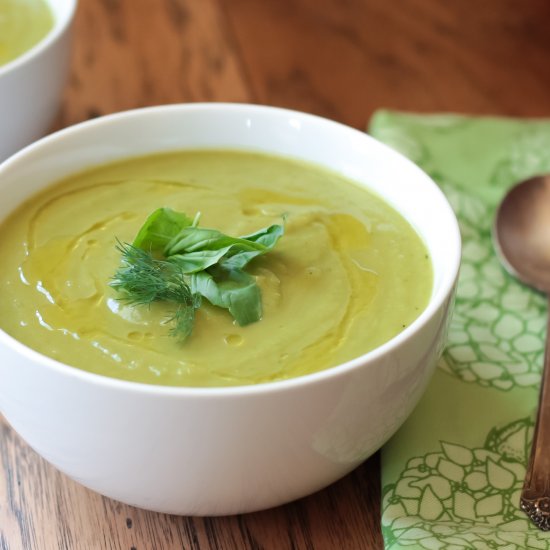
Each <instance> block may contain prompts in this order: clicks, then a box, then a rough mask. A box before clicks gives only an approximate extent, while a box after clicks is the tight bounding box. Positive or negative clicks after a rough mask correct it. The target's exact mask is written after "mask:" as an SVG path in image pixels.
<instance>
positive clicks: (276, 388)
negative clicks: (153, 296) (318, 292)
mask: <svg viewBox="0 0 550 550" xmlns="http://www.w3.org/2000/svg"><path fill="white" fill-rule="evenodd" d="M216 109H218V110H221V111H227V110H229V111H239V110H242V111H243V112H246V113H248V114H251V113H252V112H254V113H261V112H265V113H273V114H274V115H275V116H281V117H285V116H292V117H296V116H298V117H301V118H302V119H303V120H310V121H312V122H317V123H322V124H329V125H335V127H336V128H340V129H345V131H346V132H349V133H350V134H355V135H356V136H361V137H360V139H362V140H364V141H367V142H370V143H375V144H377V146H379V147H381V148H383V149H385V150H386V151H387V152H389V153H390V154H392V155H395V156H397V157H399V158H400V162H402V163H404V164H405V165H407V166H408V168H407V169H410V170H412V171H416V172H417V173H420V174H422V175H423V177H424V179H425V181H426V184H429V185H430V186H431V187H432V191H433V192H435V194H436V195H439V197H440V199H442V200H441V206H442V208H444V209H445V210H446V211H447V212H446V217H448V218H449V222H450V229H451V231H450V235H449V237H450V238H449V248H451V249H453V250H454V254H453V258H452V262H448V263H447V264H446V265H445V268H444V273H443V276H442V279H441V282H440V285H439V288H438V290H437V292H435V293H432V296H431V297H430V300H429V302H428V304H427V305H426V307H425V308H424V309H423V311H422V312H421V313H420V315H419V316H418V317H417V318H416V319H414V321H413V322H412V323H411V324H410V325H408V326H407V327H406V328H405V329H403V330H402V331H401V332H400V333H398V334H397V335H395V336H394V337H393V338H391V339H390V340H388V341H387V342H384V343H383V344H382V345H380V346H378V347H376V348H375V349H373V350H371V351H369V352H367V353H364V354H362V355H359V356H358V357H355V358H353V359H351V360H349V361H346V362H344V363H340V364H338V365H335V366H333V367H328V368H326V369H324V370H321V371H317V372H313V373H309V374H303V375H299V376H295V377H291V378H288V379H284V380H276V381H270V382H261V383H258V384H248V385H238V386H216V387H195V386H168V385H160V384H149V383H145V382H134V381H129V380H123V379H119V378H114V377H110V376H106V375H102V374H96V373H93V372H89V371H85V370H82V369H80V368H78V367H73V366H71V365H68V364H66V363H63V362H61V361H57V360H56V359H53V358H51V357H48V356H46V355H43V354H42V353H40V352H38V351H35V350H34V349H32V348H30V347H28V346H27V345H25V344H23V343H22V342H20V341H18V340H17V339H16V338H14V337H12V336H10V335H9V334H7V333H6V332H5V331H4V330H2V329H1V328H0V346H1V345H6V346H9V347H10V348H12V349H13V351H14V352H16V353H18V354H21V355H23V356H25V357H27V358H28V359H29V360H31V361H32V362H33V364H34V363H40V364H41V367H43V368H48V369H53V370H54V371H55V372H56V373H57V374H59V375H63V376H69V377H71V378H74V379H77V380H79V381H81V382H83V383H91V384H92V385H98V386H103V387H105V388H106V389H111V390H113V391H116V390H118V391H129V392H135V393H140V394H146V395H163V396H167V397H174V398H178V397H201V396H205V397H208V396H210V397H235V396H245V395H256V396H257V395H266V394H272V393H278V392H280V391H289V390H299V389H301V388H303V387H304V386H308V385H316V384H320V383H325V382H327V381H330V380H331V379H333V378H339V377H341V376H345V375H347V374H348V373H350V371H354V370H356V369H358V368H359V367H368V364H369V363H374V362H376V361H377V360H378V359H380V358H381V357H383V356H384V355H385V354H387V353H388V352H390V351H391V349H392V348H395V347H398V346H400V345H401V344H403V343H405V342H406V341H408V340H410V339H411V338H412V337H413V336H414V335H415V334H416V333H417V332H418V331H419V330H421V329H422V327H424V326H425V325H426V324H427V323H428V322H429V321H430V320H431V318H432V317H433V316H434V315H435V314H436V313H437V312H438V311H439V310H440V308H441V307H443V305H444V303H445V301H446V300H448V299H450V298H451V297H452V295H453V292H454V289H455V286H456V282H457V279H458V272H459V267H460V258H461V237H460V230H459V226H458V221H457V219H456V216H455V213H454V211H453V209H452V208H451V206H450V204H449V202H448V200H447V198H446V197H445V195H444V193H443V192H442V191H441V189H440V188H439V186H438V185H437V184H436V183H435V182H434V181H433V180H432V178H431V177H430V176H428V175H427V174H426V173H425V172H424V171H423V170H422V169H420V168H419V167H418V166H417V165H416V164H414V163H413V162H412V161H411V160H409V159H408V158H407V157H405V156H404V155H403V154H402V153H400V152H398V151H396V150H395V149H392V148H391V147H389V146H388V145H386V144H384V143H382V142H380V141H378V140H376V139H374V138H373V137H372V136H370V135H368V134H367V133H366V132H362V131H360V130H358V129H356V128H353V127H351V126H347V125H345V124H343V123H340V122H337V121H334V120H331V119H329V118H326V117H321V116H318V115H314V114H310V113H305V112H302V111H296V110H292V109H286V108H282V107H273V106H267V105H257V104H248V103H225V102H206V103H204V102H197V103H175V104H168V105H157V106H150V107H143V108H139V109H131V110H126V111H120V112H116V113H112V114H108V115H104V116H101V117H97V118H94V119H91V120H87V121H83V122H80V123H78V124H75V125H72V126H68V127H66V128H63V129H61V130H58V131H57V132H54V133H52V134H49V135H47V136H45V137H43V138H41V139H39V140H38V141H36V142H34V143H31V144H30V145H27V146H26V147H24V148H23V149H21V150H20V151H18V152H17V153H15V154H14V155H12V156H11V157H9V158H8V159H6V160H5V161H3V162H1V163H0V178H1V176H2V172H3V170H4V169H5V168H6V167H9V166H11V165H12V164H13V163H18V162H20V161H21V160H23V159H24V158H25V156H27V155H28V154H30V153H32V152H34V151H35V150H36V149H40V148H41V147H43V146H47V145H48V144H49V143H51V142H55V141H57V140H59V139H65V138H67V137H70V136H71V135H72V134H78V133H81V132H87V131H88V129H89V128H94V127H96V126H101V125H108V124H112V123H114V124H117V123H118V121H119V120H124V119H127V118H130V119H131V118H134V117H136V116H138V117H139V116H147V115H148V114H151V116H155V114H156V113H158V114H159V116H160V115H161V114H162V113H166V112H168V113H169V112H171V111H200V110H206V111H212V110H216ZM296 158H299V155H297V157H296ZM113 162H114V160H113ZM382 198H383V199H384V197H383V196H382ZM384 200H385V199H384Z"/></svg>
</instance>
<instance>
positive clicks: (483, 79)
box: [0, 0, 550, 550]
mask: <svg viewBox="0 0 550 550" xmlns="http://www.w3.org/2000/svg"><path fill="white" fill-rule="evenodd" d="M549 20H550V2H548V0H524V1H522V2H518V1H517V0H484V1H479V0H476V1H475V2H474V1H473V0H446V1H445V2H443V1H438V0H399V1H398V2H396V1H393V2H391V1H387V0H80V3H79V8H78V12H77V18H76V24H75V34H74V45H73V58H72V67H71V74H70V79H69V82H68V83H67V86H66V92H65V96H64V100H63V105H62V109H61V112H60V115H59V117H58V121H57V124H56V127H63V126H67V125H70V124H74V123H76V122H80V121H83V120H86V119H88V118H92V117H96V116H99V115H103V114H107V113H111V112H114V111H119V110H125V109H131V108H135V107H142V106H146V105H155V104H161V103H176V102H189V101H232V102H233V101H237V102H254V103H264V104H269V105H278V106H284V107H290V108H295V109H300V110H303V111H308V112H312V113H316V114H320V115H323V116H328V117H330V118H333V119H336V120H339V121H341V122H345V123H347V124H350V125H352V126H354V127H357V128H365V126H366V124H367V122H368V119H369V117H370V116H371V114H372V113H373V111H374V110H376V109H378V108H382V107H386V108H394V109H401V110H412V111H421V112H429V111H457V112H465V113H474V114H500V115H514V116H516V115H519V116H550V68H549V61H548V60H549V59H550V32H548V28H549V27H548V22H549ZM0 123H1V121H0ZM378 469H379V461H378V457H377V456H375V457H373V458H371V459H370V460H368V461H367V462H366V463H365V464H364V465H362V466H361V467H359V468H358V469H357V470H356V471H355V472H353V473H352V474H350V475H349V476H347V477H346V478H345V479H343V480H341V481H340V482H338V483H336V484H334V485H332V486H331V487H329V488H328V489H325V490H324V491H321V492H319V493H317V494H315V495H312V496H310V497H307V498H304V499H302V500H300V501H297V502H295V503H292V504H289V505H286V506H282V507H279V508H276V509H273V510H267V511H264V512H259V513H254V514H248V515H242V516H233V517H223V518H182V517H176V516H166V515H162V514H154V513H150V512H145V511H142V510H138V509H136V508H132V507H129V506H125V505H123V504H120V503H118V502H115V501H112V500H109V499H107V498H104V497H101V496H99V495H97V494H95V493H93V492H91V491H88V490H87V489H84V488H83V487H81V486H79V485H78V484H76V483H74V482H73V481H71V480H69V479H67V478H66V477H65V476H63V475H62V474H60V473H58V472H57V471H55V470H54V469H53V468H52V467H51V466H49V465H48V464H47V463H46V462H45V461H44V460H42V459H41V458H39V457H38V456H37V455H36V454H35V453H34V452H33V451H32V450H31V449H30V448H29V447H28V446H27V445H26V444H25V443H24V442H23V441H22V440H21V439H20V438H19V437H18V436H17V434H15V433H14V431H13V430H12V429H11V428H10V427H9V426H8V425H7V424H6V423H5V422H3V421H2V420H0V550H6V549H10V550H27V549H33V550H34V549H37V550H50V549H51V550H58V549H63V550H65V549H69V550H73V549H117V550H118V549H124V550H131V549H135V550H145V549H159V550H163V549H197V550H199V549H200V550H205V549H230V550H231V549H254V550H255V549H267V550H270V549H276V550H279V549H283V550H284V549H293V550H294V549H295V550H300V549H308V550H309V549H320V550H325V549H327V550H328V549H377V548H381V547H382V538H381V535H380V528H379V522H380V517H379V516H380V488H379V474H378Z"/></svg>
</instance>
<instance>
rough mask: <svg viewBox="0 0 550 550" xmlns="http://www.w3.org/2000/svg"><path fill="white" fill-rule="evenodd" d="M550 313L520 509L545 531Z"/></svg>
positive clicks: (549, 485) (549, 488)
mask: <svg viewBox="0 0 550 550" xmlns="http://www.w3.org/2000/svg"><path fill="white" fill-rule="evenodd" d="M549 312H550V303H549ZM549 338H550V315H549V317H548V321H547V328H546V346H545V351H544V366H543V370H542V380H541V386H540V394H539V408H538V413H537V421H536V423H535V431H534V432H533V443H532V446H531V455H530V457H529V466H528V468H527V473H526V475H525V481H524V484H523V489H522V491H521V498H520V504H521V509H522V510H523V511H524V512H525V513H526V514H527V515H528V516H529V518H530V519H531V521H532V522H533V523H534V524H535V525H536V526H537V527H538V528H539V529H542V530H543V531H549V530H550V342H549Z"/></svg>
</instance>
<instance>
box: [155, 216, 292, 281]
mask: <svg viewBox="0 0 550 550" xmlns="http://www.w3.org/2000/svg"><path fill="white" fill-rule="evenodd" d="M283 233H284V228H283V226H281V225H272V226H270V227H267V228H265V229H261V230H260V231H257V232H256V233H253V234H252V235H248V236H247V237H240V238H236V237H228V236H227V235H224V234H223V233H221V232H220V231H217V230H215V229H205V228H199V227H186V228H184V229H183V230H182V231H180V232H179V233H178V235H176V236H175V237H174V238H173V239H172V240H171V241H170V242H169V243H168V245H167V246H166V248H165V249H164V253H165V255H166V256H167V257H169V258H170V259H173V260H174V261H176V258H177V263H178V265H180V266H181V268H182V269H183V270H184V272H185V273H194V272H196V271H200V270H201V269H207V268H208V267H210V266H212V265H214V264H216V263H219V264H220V265H221V266H222V267H224V268H225V269H242V268H243V267H245V266H246V265H247V264H248V262H250V260H252V259H253V258H255V257H256V256H260V255H262V254H265V253H266V252H269V251H270V250H272V249H273V247H274V246H275V244H276V243H277V241H278V240H279V238H280V237H281V236H282V235H283ZM212 251H215V252H216V253H215V254H214V253H212ZM201 254H202V255H203V256H201Z"/></svg>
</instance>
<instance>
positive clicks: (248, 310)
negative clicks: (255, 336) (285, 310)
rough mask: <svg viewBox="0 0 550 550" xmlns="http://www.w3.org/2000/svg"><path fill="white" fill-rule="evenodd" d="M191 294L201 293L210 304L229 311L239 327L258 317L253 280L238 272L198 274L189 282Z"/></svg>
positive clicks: (259, 301) (258, 303)
mask: <svg viewBox="0 0 550 550" xmlns="http://www.w3.org/2000/svg"><path fill="white" fill-rule="evenodd" d="M190 284H191V292H192V293H197V294H201V295H202V296H204V298H206V299H207V300H208V301H209V302H210V303H211V304H212V305H215V306H218V307H222V308H225V309H228V310H229V313H231V315H233V317H234V318H235V320H236V321H237V323H238V324H239V325H241V326H245V325H249V324H250V323H255V322H256V321H259V320H260V319H261V318H262V299H261V294H260V288H259V287H258V285H257V283H256V280H255V279H254V277H252V276H251V275H248V273H245V272H244V271H240V270H238V269H232V270H225V269H220V268H218V269H215V270H213V272H212V273H210V272H207V271H200V272H198V273H194V274H193V275H192V276H191V280H190Z"/></svg>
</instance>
